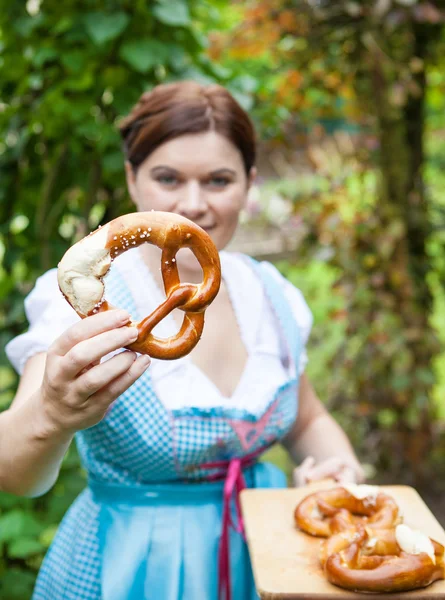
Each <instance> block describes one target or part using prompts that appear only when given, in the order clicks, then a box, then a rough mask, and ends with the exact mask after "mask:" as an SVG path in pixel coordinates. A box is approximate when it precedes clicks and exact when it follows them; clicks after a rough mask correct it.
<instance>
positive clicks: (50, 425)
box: [30, 389, 75, 444]
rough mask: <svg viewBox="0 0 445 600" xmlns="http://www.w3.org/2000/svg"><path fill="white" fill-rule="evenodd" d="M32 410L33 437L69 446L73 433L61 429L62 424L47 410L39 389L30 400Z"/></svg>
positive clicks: (46, 404) (47, 407)
mask: <svg viewBox="0 0 445 600" xmlns="http://www.w3.org/2000/svg"><path fill="white" fill-rule="evenodd" d="M30 402H31V408H32V413H33V415H32V423H33V426H34V427H33V435H34V437H35V438H36V439H38V440H41V441H54V442H56V443H59V444H60V443H61V444H64V443H66V444H69V443H70V442H71V440H72V439H73V436H74V433H75V431H70V430H69V429H67V428H66V427H63V425H62V423H61V422H60V420H59V419H58V418H56V416H55V415H53V414H52V411H51V410H50V409H49V406H48V403H47V402H45V399H44V398H43V396H42V393H41V390H40V389H39V390H38V391H37V392H36V393H35V394H33V396H31V399H30Z"/></svg>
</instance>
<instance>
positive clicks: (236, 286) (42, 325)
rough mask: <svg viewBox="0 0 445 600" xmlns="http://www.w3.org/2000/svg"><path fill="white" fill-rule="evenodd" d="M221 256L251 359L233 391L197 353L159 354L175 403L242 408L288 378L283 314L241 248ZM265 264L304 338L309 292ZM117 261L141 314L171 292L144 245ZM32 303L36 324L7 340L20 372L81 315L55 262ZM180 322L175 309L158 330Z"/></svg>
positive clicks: (165, 397) (154, 370)
mask: <svg viewBox="0 0 445 600" xmlns="http://www.w3.org/2000/svg"><path fill="white" fill-rule="evenodd" d="M220 257H221V267H222V277H223V278H224V281H225V283H226V286H227V289H228V293H229V296H230V298H231V301H232V305H233V309H234V311H235V315H236V318H237V322H238V326H239V329H240V335H241V338H242V340H243V343H244V345H245V348H246V350H247V356H248V358H247V363H246V365H245V368H244V370H243V373H242V376H241V379H240V381H239V382H238V385H237V386H236V388H235V391H234V393H233V394H232V396H231V397H230V398H227V397H225V396H223V395H222V393H221V392H220V390H219V389H218V388H217V387H216V386H215V385H214V383H213V382H212V381H211V380H210V379H209V378H208V377H207V376H206V375H205V374H204V373H203V372H202V371H201V370H200V369H199V368H198V367H197V366H196V365H194V363H193V362H192V360H191V358H190V356H191V355H187V356H184V357H183V358H180V359H177V360H174V361H163V360H156V359H153V360H152V364H151V366H150V373H151V378H152V382H153V385H154V389H155V391H156V393H157V395H158V397H159V399H160V400H161V402H163V403H164V405H165V406H166V407H167V408H169V409H177V408H181V407H188V406H195V407H214V406H222V405H224V406H226V407H227V406H229V405H233V406H234V407H235V406H236V407H237V408H239V409H240V408H246V409H248V410H249V411H253V412H256V411H261V410H262V409H263V408H264V407H265V406H266V405H267V403H268V402H269V401H270V399H271V397H272V396H273V394H274V393H275V391H276V390H277V388H278V387H279V386H280V385H281V384H282V383H284V382H285V380H286V378H287V374H286V369H285V367H284V365H283V359H284V356H283V351H282V344H281V337H280V335H279V331H278V328H277V324H276V318H275V316H274V314H273V312H272V309H271V307H270V305H269V303H268V301H267V300H266V297H265V294H264V291H263V286H262V284H261V282H260V280H259V279H258V276H257V275H256V273H255V272H254V271H253V269H252V268H251V267H250V266H249V265H248V264H247V263H246V261H245V260H244V259H243V258H242V257H241V256H240V255H238V254H232V253H229V252H221V253H220ZM263 264H264V265H265V266H266V267H267V268H268V269H269V271H270V273H271V274H272V275H273V276H275V277H276V280H277V282H278V283H279V284H280V285H281V286H282V288H283V291H284V293H285V296H286V298H287V300H288V302H289V304H290V307H291V309H292V313H293V315H294V317H295V320H296V322H297V325H298V327H299V329H300V333H301V338H302V343H303V346H305V345H306V343H307V340H308V337H309V333H310V330H311V327H312V314H311V312H310V310H309V308H308V306H307V304H306V302H305V300H304V298H303V295H302V293H301V292H300V291H299V290H298V289H297V288H295V287H294V286H293V285H292V284H290V283H289V282H288V281H287V280H286V279H285V278H284V277H283V276H282V275H281V274H280V273H279V272H278V271H277V269H276V268H275V267H274V266H272V265H271V264H270V263H263ZM113 268H114V269H116V268H117V269H119V274H120V275H121V277H123V278H124V280H125V282H126V285H127V286H128V288H129V291H130V292H131V294H132V296H133V298H134V301H135V302H136V305H137V309H138V311H139V314H140V315H147V314H149V313H150V312H151V311H152V310H153V309H154V308H155V307H156V306H158V305H159V304H160V303H161V302H162V301H163V300H164V299H165V294H164V292H163V291H161V290H160V289H159V287H158V286H157V284H156V282H155V280H154V278H153V276H152V275H151V273H150V271H149V270H148V268H147V267H146V265H145V263H144V261H143V259H142V256H141V254H140V252H139V250H138V249H134V250H133V251H132V252H126V253H124V254H122V255H121V256H119V258H117V259H116V260H115V261H114V263H113ZM25 311H26V316H27V318H28V321H29V325H30V327H29V329H28V331H27V332H26V333H23V334H22V335H19V336H17V337H16V338H14V339H13V340H11V342H9V344H8V345H7V346H6V354H7V356H8V358H9V360H10V361H11V363H12V364H13V366H14V367H15V369H16V370H17V371H18V372H19V373H22V371H23V368H24V366H25V363H26V361H27V360H28V359H29V358H30V357H31V356H33V355H34V354H37V353H38V352H45V351H46V350H47V349H48V347H49V346H50V345H51V344H52V342H53V341H54V340H55V339H56V338H57V337H59V335H61V334H62V333H63V332H64V331H65V330H66V329H67V328H68V327H70V326H71V325H73V324H74V323H76V322H77V321H78V320H79V317H78V316H77V314H76V313H75V312H74V310H73V309H72V308H71V306H70V305H69V304H68V303H67V302H66V300H65V299H64V298H63V296H62V294H61V292H60V291H59V288H58V285H57V270H56V269H51V270H50V271H47V272H46V273H45V274H44V275H42V276H41V277H39V278H38V279H37V282H36V285H35V287H34V289H33V290H32V291H31V293H30V294H29V295H28V296H27V297H26V299H25ZM177 327H178V326H177V324H176V323H175V320H174V317H173V315H168V316H167V318H165V319H164V320H163V321H161V323H159V325H158V326H157V327H156V328H155V330H154V331H155V333H156V335H158V336H159V337H169V336H171V335H174V334H175V333H176V332H177ZM306 363H307V355H306V351H305V350H303V352H302V353H301V358H300V364H299V370H300V373H302V372H303V371H304V368H305V366H306Z"/></svg>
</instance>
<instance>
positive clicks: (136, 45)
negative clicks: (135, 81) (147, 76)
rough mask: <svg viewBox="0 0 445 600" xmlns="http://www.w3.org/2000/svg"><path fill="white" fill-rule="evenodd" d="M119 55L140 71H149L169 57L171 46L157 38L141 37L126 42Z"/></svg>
mask: <svg viewBox="0 0 445 600" xmlns="http://www.w3.org/2000/svg"><path fill="white" fill-rule="evenodd" d="M119 56H120V57H121V58H122V60H124V61H125V62H126V63H127V64H128V65H130V67H133V69H136V71H139V73H147V72H148V71H149V70H150V69H152V68H153V67H155V66H156V65H158V64H162V63H164V62H165V61H166V60H167V59H168V56H169V46H168V45H167V44H163V43H162V42H158V41H157V40H151V39H148V38H145V39H139V40H134V41H132V42H125V43H124V44H123V45H122V46H121V48H120V50H119Z"/></svg>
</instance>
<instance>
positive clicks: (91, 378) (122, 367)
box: [76, 350, 137, 398]
mask: <svg viewBox="0 0 445 600" xmlns="http://www.w3.org/2000/svg"><path fill="white" fill-rule="evenodd" d="M136 358H137V356H136V354H135V353H134V352H131V351H129V350H128V351H126V352H121V353H120V354H116V355H115V356H113V357H112V358H110V359H108V360H106V361H105V362H103V363H100V364H98V365H97V366H95V367H93V368H92V369H89V370H88V371H86V372H85V373H84V374H83V375H81V376H80V377H78V379H77V380H76V389H77V392H78V394H79V395H81V396H84V397H87V398H88V397H89V396H92V395H93V394H95V393H96V392H98V391H99V390H101V389H102V388H103V387H105V386H107V385H109V384H110V383H111V382H112V381H113V380H114V379H116V378H117V377H120V376H121V375H123V374H124V373H126V371H128V369H129V368H130V367H131V365H132V364H133V363H134V361H135V360H136Z"/></svg>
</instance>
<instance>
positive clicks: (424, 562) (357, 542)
mask: <svg viewBox="0 0 445 600" xmlns="http://www.w3.org/2000/svg"><path fill="white" fill-rule="evenodd" d="M331 540H332V538H331ZM331 549H332V550H333V549H334V548H333V547H332V548H331ZM324 570H325V574H326V577H327V579H328V581H330V582H331V583H333V584H334V585H337V586H339V587H342V588H345V589H348V590H352V591H355V592H405V591H409V590H415V589H418V588H423V587H427V586H429V585H430V584H431V583H433V582H434V581H437V580H438V579H444V578H445V566H444V547H443V546H442V544H439V543H438V542H436V541H434V540H432V539H430V538H429V537H427V536H426V535H425V534H423V533H421V532H420V531H416V530H413V529H411V528H410V527H408V526H407V525H397V526H396V527H395V528H391V529H389V530H382V531H381V532H377V533H376V532H372V533H370V532H369V531H367V528H366V527H364V526H363V525H358V526H357V529H356V532H355V534H354V535H352V536H351V540H350V543H349V545H347V546H346V547H343V548H341V547H340V546H338V548H337V551H336V552H334V553H333V554H331V555H330V556H328V557H327V558H326V560H325V565H324Z"/></svg>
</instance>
